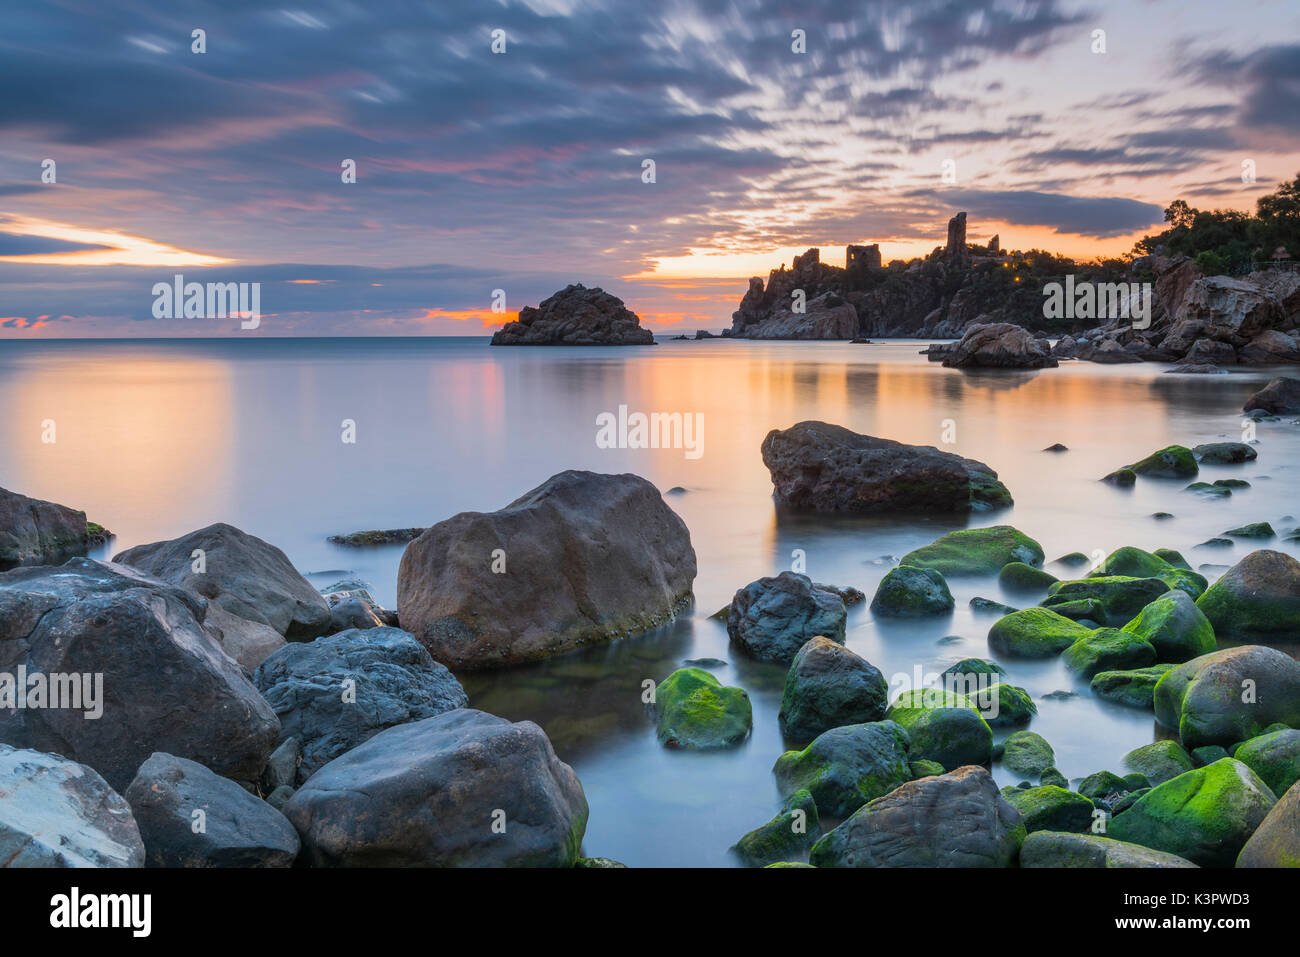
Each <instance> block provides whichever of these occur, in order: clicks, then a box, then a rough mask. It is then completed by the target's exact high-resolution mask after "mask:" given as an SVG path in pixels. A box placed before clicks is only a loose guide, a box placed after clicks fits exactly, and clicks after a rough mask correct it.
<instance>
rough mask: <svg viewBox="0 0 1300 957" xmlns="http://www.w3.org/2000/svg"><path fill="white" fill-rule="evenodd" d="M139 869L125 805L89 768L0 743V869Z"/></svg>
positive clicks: (140, 857)
mask: <svg viewBox="0 0 1300 957" xmlns="http://www.w3.org/2000/svg"><path fill="white" fill-rule="evenodd" d="M142 866H144V844H143V843H142V842H141V840H140V830H139V828H138V827H136V823H135V819H134V818H133V817H132V816H131V807H130V805H128V804H127V803H126V801H124V800H122V798H121V797H120V796H119V795H118V794H117V792H116V791H114V790H113V789H112V788H110V787H109V786H108V784H107V782H105V781H104V779H103V778H102V777H100V776H99V775H98V774H96V773H95V771H94V770H93V769H91V768H88V767H86V766H85V765H84V764H78V763H77V762H76V761H69V760H67V759H66V758H61V757H59V756H58V755H57V754H43V753H41V752H40V751H28V750H19V749H17V748H11V747H10V746H9V745H7V744H0V868H5V867H142Z"/></svg>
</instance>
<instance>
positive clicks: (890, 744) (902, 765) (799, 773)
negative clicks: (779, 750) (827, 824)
mask: <svg viewBox="0 0 1300 957" xmlns="http://www.w3.org/2000/svg"><path fill="white" fill-rule="evenodd" d="M907 746H908V740H907V732H905V731H904V730H903V729H902V728H900V727H899V726H898V725H897V724H895V723H894V722H893V721H877V722H873V723H871V724H850V725H845V726H844V727H842V728H832V729H831V730H830V731H827V732H825V733H823V734H820V735H818V736H817V738H816V739H815V740H814V741H813V742H812V744H810V745H808V747H806V748H804V749H803V750H802V751H787V752H785V754H783V755H781V756H780V757H779V758H777V759H776V764H775V765H774V766H773V768H772V771H773V773H774V774H775V775H776V784H777V788H778V789H779V790H780V792H781V795H782V796H783V797H789V796H790V795H792V794H794V793H795V792H796V791H799V790H801V789H806V790H807V791H809V792H810V793H811V794H812V796H813V800H814V801H815V802H816V803H817V808H818V810H819V811H820V812H821V813H823V814H830V815H832V816H834V817H845V816H847V815H849V814H852V813H853V812H854V811H856V810H857V809H858V808H860V807H861V806H862V805H864V804H866V803H867V802H868V801H871V800H874V799H875V798H878V797H880V796H881V795H883V794H888V793H889V792H890V791H892V790H894V788H896V787H898V786H899V785H900V784H902V783H903V782H904V781H907V780H909V779H910V778H911V777H912V772H911V768H910V767H909V766H908V752H907Z"/></svg>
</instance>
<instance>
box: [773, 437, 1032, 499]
mask: <svg viewBox="0 0 1300 957" xmlns="http://www.w3.org/2000/svg"><path fill="white" fill-rule="evenodd" d="M762 451H763V464H764V465H766V466H767V468H768V471H769V472H770V473H771V475H772V486H773V490H774V495H775V497H776V500H777V501H778V502H779V503H780V504H782V505H786V506H789V507H791V508H797V509H809V510H813V511H818V512H879V511H895V510H898V509H906V510H924V511H932V512H956V513H964V512H971V511H985V510H988V509H994V508H1005V507H1007V506H1009V505H1011V493H1010V492H1008V491H1007V488H1006V486H1005V485H1003V484H1002V483H1001V482H999V481H998V476H997V473H996V472H994V471H993V470H992V469H990V468H989V467H988V466H987V465H984V464H982V463H980V462H976V461H974V460H973V459H964V458H962V457H961V456H959V455H953V454H952V453H951V452H941V451H939V450H938V449H935V448H932V447H930V446H920V445H904V444H902V443H901V442H893V441H891V440H889V439H878V438H875V437H874V436H870V435H859V434H858V433H856V432H851V431H849V430H848V429H846V428H843V427H841V426H838V425H828V424H827V423H825V422H800V423H798V424H797V425H793V426H791V427H790V428H788V429H784V430H782V429H773V430H772V431H771V432H769V433H768V434H767V438H765V439H764V440H763V449H762Z"/></svg>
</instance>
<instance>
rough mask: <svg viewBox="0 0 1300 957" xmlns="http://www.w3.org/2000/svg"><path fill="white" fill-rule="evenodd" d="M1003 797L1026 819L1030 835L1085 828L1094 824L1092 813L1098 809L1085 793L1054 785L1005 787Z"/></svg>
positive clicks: (1082, 829)
mask: <svg viewBox="0 0 1300 957" xmlns="http://www.w3.org/2000/svg"><path fill="white" fill-rule="evenodd" d="M1002 796H1003V797H1004V798H1005V799H1006V801H1007V803H1008V804H1010V805H1011V806H1012V807H1013V808H1015V809H1016V810H1017V811H1019V812H1020V816H1021V817H1022V818H1024V821H1025V832H1026V833H1027V834H1033V833H1034V832H1035V831H1074V832H1082V831H1086V830H1088V829H1089V828H1090V827H1091V826H1092V814H1093V811H1095V810H1096V808H1095V807H1094V806H1093V803H1092V802H1091V801H1089V800H1088V799H1087V798H1086V797H1084V796H1083V795H1082V794H1075V793H1074V792H1073V791H1068V790H1066V789H1065V788H1061V787H1056V786H1055V785H1051V784H1049V785H1045V786H1040V787H1036V788H1003V789H1002Z"/></svg>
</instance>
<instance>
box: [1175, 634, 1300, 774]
mask: <svg viewBox="0 0 1300 957" xmlns="http://www.w3.org/2000/svg"><path fill="white" fill-rule="evenodd" d="M1154 698H1155V711H1156V720H1157V721H1159V722H1160V723H1161V724H1162V725H1164V726H1165V727H1166V728H1171V729H1174V730H1176V731H1177V732H1178V736H1179V738H1180V739H1181V740H1182V743H1183V745H1184V747H1188V748H1197V747H1200V746H1202V745H1207V744H1218V745H1221V746H1223V747H1228V746H1229V745H1232V744H1235V743H1236V742H1238V741H1246V740H1248V739H1250V738H1253V737H1256V736H1258V735H1260V734H1262V733H1264V731H1265V730H1266V729H1268V728H1269V727H1270V726H1271V725H1274V724H1279V723H1280V724H1283V725H1286V726H1288V727H1294V726H1300V662H1297V661H1296V660H1295V659H1294V658H1292V657H1291V656H1289V655H1286V654H1283V653H1282V652H1281V651H1278V650H1276V649H1274V648H1268V647H1266V646H1263V645H1243V646H1241V647H1238V648H1228V649H1224V650H1221V651H1216V652H1213V653H1211V654H1208V655H1202V656H1201V657H1199V658H1193V659H1192V660H1191V661H1188V662H1185V663H1184V664H1181V665H1179V666H1178V667H1176V668H1173V669H1172V670H1170V671H1169V672H1168V673H1167V674H1166V675H1165V676H1164V677H1163V678H1161V679H1160V681H1159V683H1158V684H1157V685H1156V689H1155V696H1154Z"/></svg>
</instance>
